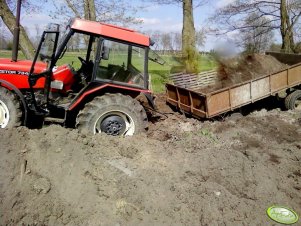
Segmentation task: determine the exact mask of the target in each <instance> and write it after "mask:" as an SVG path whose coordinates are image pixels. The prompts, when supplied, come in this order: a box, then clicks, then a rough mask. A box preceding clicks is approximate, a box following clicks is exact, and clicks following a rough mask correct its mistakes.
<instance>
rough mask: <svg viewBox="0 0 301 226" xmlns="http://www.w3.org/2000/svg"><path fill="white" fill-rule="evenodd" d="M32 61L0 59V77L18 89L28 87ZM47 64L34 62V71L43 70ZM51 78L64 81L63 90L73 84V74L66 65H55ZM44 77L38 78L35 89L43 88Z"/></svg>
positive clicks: (36, 72) (39, 71)
mask: <svg viewBox="0 0 301 226" xmlns="http://www.w3.org/2000/svg"><path fill="white" fill-rule="evenodd" d="M31 64H32V61H28V60H20V61H17V62H12V61H11V60H10V59H0V79H3V80H5V81H8V82H9V83H11V84H12V85H14V86H16V87H17V88H18V89H29V88H30V87H29V83H28V75H29V71H30V68H31ZM46 68H47V64H46V63H43V62H36V65H35V70H34V73H35V74H38V73H41V72H43V71H45V70H46ZM52 80H58V81H62V82H63V83H64V88H63V91H65V92H66V91H68V90H70V89H71V86H72V84H74V80H75V79H74V75H73V73H72V70H71V68H70V67H69V66H68V65H63V66H60V67H57V68H55V69H54V71H53V78H52ZM44 84H45V78H40V79H39V80H38V81H37V83H36V85H35V86H34V88H35V89H43V88H44Z"/></svg>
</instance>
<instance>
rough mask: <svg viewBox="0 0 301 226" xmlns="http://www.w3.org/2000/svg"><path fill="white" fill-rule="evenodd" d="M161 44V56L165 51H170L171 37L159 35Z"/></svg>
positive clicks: (164, 34) (168, 34)
mask: <svg viewBox="0 0 301 226" xmlns="http://www.w3.org/2000/svg"><path fill="white" fill-rule="evenodd" d="M161 43H162V47H163V54H164V52H165V51H169V50H172V37H171V35H170V33H163V34H162V35H161Z"/></svg>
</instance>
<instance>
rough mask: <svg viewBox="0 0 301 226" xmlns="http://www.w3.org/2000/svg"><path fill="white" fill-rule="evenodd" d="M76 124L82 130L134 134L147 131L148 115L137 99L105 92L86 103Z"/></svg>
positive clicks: (94, 132) (112, 133)
mask: <svg viewBox="0 0 301 226" xmlns="http://www.w3.org/2000/svg"><path fill="white" fill-rule="evenodd" d="M76 124H77V128H78V129H79V130H80V131H81V132H88V133H93V134H96V133H106V134H108V135H113V136H123V135H125V136H132V135H134V134H138V133H141V132H144V131H145V129H146V127H147V116H146V113H145V110H144V108H143V107H142V106H141V105H140V103H139V102H138V101H137V100H135V99H133V98H131V97H129V96H124V95H121V94H105V95H104V96H100V97H95V98H94V99H93V100H92V101H91V102H89V103H87V104H86V105H85V107H84V109H83V110H82V111H80V112H79V114H78V116H77V119H76Z"/></svg>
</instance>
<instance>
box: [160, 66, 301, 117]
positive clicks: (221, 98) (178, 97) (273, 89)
mask: <svg viewBox="0 0 301 226" xmlns="http://www.w3.org/2000/svg"><path fill="white" fill-rule="evenodd" d="M300 84H301V63H299V64H295V65H293V66H291V67H289V68H287V69H285V70H282V71H279V72H277V73H274V74H271V75H265V76H262V77H259V78H256V79H253V80H249V81H246V82H243V83H240V84H236V85H233V86H231V87H229V88H223V89H220V90H216V91H214V92H210V93H201V92H199V91H197V90H192V89H187V88H181V87H179V86H175V85H172V84H166V90H167V102H168V103H170V104H171V105H174V106H176V107H178V108H179V109H181V110H182V111H184V112H187V113H191V114H192V115H194V116H195V117H198V118H211V117H214V116H217V115H219V114H222V113H225V112H228V111H232V110H234V109H236V108H239V107H242V106H244V105H247V104H250V103H253V102H255V101H258V100H261V99H264V98H266V97H268V96H271V95H274V94H276V93H278V92H281V91H283V90H286V89H288V88H292V87H295V86H298V85H300Z"/></svg>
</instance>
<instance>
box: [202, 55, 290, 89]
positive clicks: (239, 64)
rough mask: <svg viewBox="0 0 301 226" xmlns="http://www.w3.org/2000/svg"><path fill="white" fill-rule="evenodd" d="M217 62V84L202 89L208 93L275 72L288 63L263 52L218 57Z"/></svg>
mask: <svg viewBox="0 0 301 226" xmlns="http://www.w3.org/2000/svg"><path fill="white" fill-rule="evenodd" d="M217 62H218V69H217V76H218V82H217V84H216V85H214V86H210V87H206V88H203V89H201V90H200V91H202V92H205V93H206V92H211V91H214V90H218V89H221V88H226V87H230V86H232V85H234V84H239V83H242V82H245V81H248V80H251V79H254V78H258V77H261V76H264V75H268V74H273V73H275V72H277V71H280V70H283V69H285V68H286V67H287V65H285V64H283V63H281V62H279V61H278V60H277V59H276V58H274V57H273V56H270V55H262V54H253V55H247V56H239V57H235V58H219V59H217Z"/></svg>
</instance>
